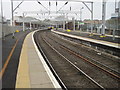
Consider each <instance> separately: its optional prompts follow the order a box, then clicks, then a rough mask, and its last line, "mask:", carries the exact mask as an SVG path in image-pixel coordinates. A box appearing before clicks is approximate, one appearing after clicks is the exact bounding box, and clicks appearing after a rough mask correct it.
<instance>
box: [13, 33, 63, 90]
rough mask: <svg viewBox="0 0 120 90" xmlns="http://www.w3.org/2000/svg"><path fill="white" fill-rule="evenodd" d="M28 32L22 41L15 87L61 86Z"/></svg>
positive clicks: (31, 34)
mask: <svg viewBox="0 0 120 90" xmlns="http://www.w3.org/2000/svg"><path fill="white" fill-rule="evenodd" d="M34 33H35V31H34V32H31V33H29V34H28V35H27V36H26V38H25V40H24V43H23V46H22V51H21V55H20V62H19V66H18V73H17V79H16V87H15V88H52V89H53V88H59V89H60V88H61V87H60V85H59V83H58V82H57V80H56V79H55V77H54V76H53V74H52V72H51V71H50V69H49V68H48V66H47V64H46V62H45V61H44V59H43V57H42V55H41V54H40V52H39V50H38V48H37V46H36V44H35V41H34V38H33V34H34Z"/></svg>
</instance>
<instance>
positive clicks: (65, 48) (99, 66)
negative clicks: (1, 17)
mask: <svg viewBox="0 0 120 90" xmlns="http://www.w3.org/2000/svg"><path fill="white" fill-rule="evenodd" d="M42 34H43V33H42ZM44 34H45V32H44ZM36 37H37V35H36ZM41 39H42V40H43V42H44V43H46V45H47V46H49V48H51V49H52V50H53V51H54V52H56V53H57V54H58V55H59V56H60V57H62V58H64V60H66V61H67V62H68V63H69V64H71V66H72V67H74V68H75V69H77V71H79V72H80V73H82V75H84V76H85V77H87V78H88V79H89V80H90V81H92V83H94V84H95V85H96V86H97V88H98V87H99V88H100V89H105V88H106V87H104V86H102V85H101V84H99V83H98V82H97V81H96V80H94V79H93V78H91V77H90V76H89V75H88V74H86V73H85V72H84V71H83V70H81V69H80V68H79V67H78V66H77V65H76V64H75V63H73V62H71V60H69V59H68V58H67V57H66V56H64V55H63V54H61V53H60V52H59V51H58V50H57V49H56V48H54V46H53V45H52V44H51V43H50V42H49V40H47V39H48V38H46V36H44V35H41ZM49 39H51V40H53V39H52V38H50V37H49ZM37 41H40V40H39V39H37ZM53 42H54V43H57V44H59V46H60V48H61V49H64V51H67V52H69V53H71V54H72V55H74V56H77V57H79V58H81V59H82V60H84V61H87V62H88V63H90V64H92V65H94V66H96V67H97V68H99V69H101V70H104V72H107V73H108V74H110V75H111V76H113V77H115V78H117V79H119V78H120V77H119V72H116V71H115V70H113V69H111V68H109V67H108V66H106V65H104V64H101V63H99V62H96V61H95V60H93V61H89V60H87V59H86V58H84V57H83V56H80V55H79V54H78V53H76V52H75V51H72V50H71V49H69V48H67V47H66V46H64V45H62V44H60V43H59V42H58V41H55V40H53ZM42 53H43V52H42ZM44 56H45V55H44ZM48 61H49V60H47V62H48ZM49 63H50V62H49ZM51 66H52V65H51ZM103 67H104V68H103ZM105 68H107V69H109V71H108V70H106V69H105ZM110 71H111V72H110ZM60 81H62V80H60ZM95 88H96V87H95Z"/></svg>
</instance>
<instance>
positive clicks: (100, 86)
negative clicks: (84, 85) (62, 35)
mask: <svg viewBox="0 0 120 90" xmlns="http://www.w3.org/2000/svg"><path fill="white" fill-rule="evenodd" d="M42 39H43V40H44V42H45V43H46V44H47V45H48V46H49V47H51V49H53V50H54V51H55V52H56V53H58V55H60V56H61V57H63V58H64V59H65V60H66V61H67V62H69V63H70V64H71V65H72V66H73V67H75V68H76V69H77V70H78V71H79V72H81V73H82V74H83V75H85V76H86V77H87V78H88V79H89V80H91V81H92V82H93V83H94V84H96V85H97V86H98V87H99V88H101V89H103V90H106V89H105V88H104V87H103V86H102V85H100V84H99V83H98V82H96V81H95V80H94V79H92V78H91V77H90V76H89V75H87V74H86V73H85V72H84V71H82V70H81V69H80V68H79V67H77V66H76V65H75V64H74V63H72V62H71V61H70V60H69V59H67V58H66V57H65V56H64V55H62V54H61V53H60V52H59V51H57V50H56V49H55V48H54V47H53V46H52V45H51V44H50V43H48V42H47V41H46V39H44V38H42Z"/></svg>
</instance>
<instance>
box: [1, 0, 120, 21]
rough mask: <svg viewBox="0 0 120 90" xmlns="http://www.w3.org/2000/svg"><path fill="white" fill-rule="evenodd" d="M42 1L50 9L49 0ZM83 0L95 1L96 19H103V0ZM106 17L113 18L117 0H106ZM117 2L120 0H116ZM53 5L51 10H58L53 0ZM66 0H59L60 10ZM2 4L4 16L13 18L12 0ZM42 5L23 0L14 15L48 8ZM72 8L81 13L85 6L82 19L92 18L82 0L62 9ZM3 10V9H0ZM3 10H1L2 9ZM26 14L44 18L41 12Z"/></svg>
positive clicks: (16, 3) (17, 1)
mask: <svg viewBox="0 0 120 90" xmlns="http://www.w3.org/2000/svg"><path fill="white" fill-rule="evenodd" d="M38 1H40V2H41V3H42V5H43V6H45V7H46V8H47V9H49V0H47V1H45V0H42V1H41V0H38ZM82 1H93V2H94V8H93V10H94V11H93V12H94V19H99V20H101V19H102V0H82ZM106 1H107V3H106V19H109V18H111V14H112V13H114V12H115V0H106ZM116 1H117V2H118V1H120V0H116ZM20 2H21V1H19V0H15V1H14V2H13V7H14V8H15V7H16V6H17V5H18V4H19V3H20ZM50 2H51V6H50V10H51V11H56V2H55V1H51V0H50ZM65 2H66V0H65V1H64V0H63V1H59V0H58V5H57V10H59V9H60V8H61V7H62V6H63V5H64V4H65ZM87 5H88V6H89V8H91V4H90V3H87ZM2 6H3V16H4V17H5V18H7V19H10V18H11V2H10V0H2ZM43 6H41V5H40V4H38V3H37V0H29V1H23V3H22V4H21V5H20V6H19V8H17V9H16V11H15V12H14V16H22V13H23V12H24V11H39V12H40V11H45V10H46V9H45V8H44V7H43ZM70 7H71V10H72V11H78V13H80V8H82V7H84V8H83V9H82V20H84V19H90V18H91V13H90V11H89V10H88V9H87V8H86V7H85V5H83V3H81V2H69V0H68V4H67V5H65V6H64V7H62V9H61V10H70ZM0 10H1V9H0ZM0 12H1V11H0ZM26 16H32V17H36V18H44V17H43V16H42V15H41V14H40V15H39V16H38V15H37V14H27V15H26ZM72 16H75V18H76V19H78V20H79V19H80V15H79V14H77V15H75V14H74V15H72ZM46 18H48V15H46Z"/></svg>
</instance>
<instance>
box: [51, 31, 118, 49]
mask: <svg viewBox="0 0 120 90" xmlns="http://www.w3.org/2000/svg"><path fill="white" fill-rule="evenodd" d="M52 32H54V33H57V34H60V35H64V36H68V37H71V38H76V39H81V40H85V41H89V42H92V43H97V44H102V45H106V46H110V47H115V48H120V47H119V46H120V37H119V36H116V37H115V39H114V40H113V37H112V35H106V37H100V35H98V34H96V33H94V34H93V35H92V36H90V34H89V33H87V32H80V31H72V30H71V31H67V30H62V29H58V30H52Z"/></svg>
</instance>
